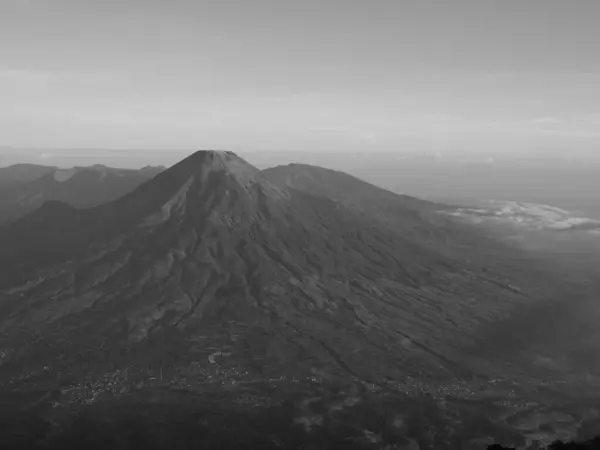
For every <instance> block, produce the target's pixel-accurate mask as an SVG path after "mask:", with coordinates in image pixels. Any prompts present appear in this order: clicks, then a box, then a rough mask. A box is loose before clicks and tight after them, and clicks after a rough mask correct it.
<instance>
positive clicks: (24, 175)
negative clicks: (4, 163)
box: [0, 164, 58, 186]
mask: <svg viewBox="0 0 600 450" xmlns="http://www.w3.org/2000/svg"><path fill="white" fill-rule="evenodd" d="M57 169H58V167H53V166H52V167H51V166H40V165H37V164H15V165H12V166H8V167H0V186H6V185H11V184H15V183H23V182H30V181H34V180H36V179H38V178H40V177H42V176H44V175H46V174H47V173H52V172H54V171H55V170H57Z"/></svg>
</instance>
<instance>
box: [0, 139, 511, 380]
mask: <svg viewBox="0 0 600 450" xmlns="http://www.w3.org/2000/svg"><path fill="white" fill-rule="evenodd" d="M389 195H390V196H391V195H393V194H391V193H390V194H389ZM398 199H399V200H400V201H401V202H403V206H402V208H401V209H400V210H397V211H395V212H394V218H395V221H396V223H401V222H402V221H403V219H404V222H405V225H404V227H401V228H400V229H394V227H390V226H389V221H381V220H374V219H373V217H371V216H369V215H367V214H365V213H364V211H362V210H360V208H359V209H357V208H352V207H349V206H348V205H347V204H345V203H343V202H339V201H337V200H336V199H332V198H328V197H326V196H322V195H315V193H312V192H306V191H303V190H300V189H296V188H294V187H293V186H290V185H286V186H283V185H281V186H276V185H275V184H273V183H271V182H270V181H269V180H268V179H267V177H266V176H265V175H264V174H263V173H261V172H260V171H259V170H257V169H256V168H254V167H253V166H251V165H250V164H248V163H247V162H246V161H244V160H243V159H241V158H239V157H238V156H236V155H235V154H233V153H230V152H216V151H200V152H196V153H194V154H193V155H191V156H190V157H188V158H186V159H185V160H183V161H181V162H180V163H178V164H176V165H175V166H173V167H172V168H170V169H168V170H166V171H164V172H162V173H160V174H158V175H157V176H156V177H155V178H154V179H152V180H150V181H148V182H146V183H144V184H143V185H141V186H140V187H138V188H137V189H136V190H134V191H133V192H131V193H130V194H128V195H125V196H124V197H122V198H120V199H118V200H116V201H114V202H112V203H108V204H104V205H100V206H98V207H95V208H91V209H85V210H77V209H74V208H71V207H69V206H67V205H65V204H62V203H60V202H52V203H47V204H45V205H44V206H43V207H42V208H40V209H39V210H37V211H36V212H34V213H32V214H30V215H29V216H26V217H24V218H23V219H22V220H21V221H19V222H17V223H16V224H13V225H11V226H9V227H6V228H5V229H4V230H3V231H2V236H1V238H0V239H1V242H2V247H3V249H4V250H5V251H4V252H3V255H2V258H3V260H4V262H5V266H6V267H7V268H8V269H7V270H6V271H5V273H3V275H2V279H1V282H2V288H3V290H2V294H1V295H2V301H1V303H0V308H1V311H0V312H1V313H2V314H1V315H0V316H1V317H2V319H1V321H0V332H1V333H2V334H3V335H4V336H7V339H8V341H9V342H10V346H11V347H19V348H22V349H27V350H22V353H23V355H25V354H29V357H28V360H29V361H35V364H38V365H39V364H42V360H43V361H45V362H44V363H43V364H45V365H48V364H50V362H51V361H56V359H57V358H58V355H59V354H60V355H63V353H62V352H65V351H68V352H70V353H69V354H73V353H74V352H75V353H77V352H83V351H86V352H90V351H92V352H93V351H96V350H97V351H100V352H106V351H108V350H107V348H109V347H110V348H114V349H121V348H127V349H129V350H128V351H129V352H130V356H129V357H131V358H133V356H131V355H137V354H138V353H139V354H140V355H141V354H144V355H146V354H148V349H151V350H152V351H155V352H156V355H154V356H152V354H151V353H152V351H150V356H149V357H156V358H162V357H163V356H164V355H162V354H161V353H160V352H162V351H163V350H164V349H168V351H169V352H171V353H173V352H174V353H175V356H173V357H174V358H175V360H177V358H180V357H181V358H184V359H188V360H189V359H190V357H191V355H194V354H196V353H198V352H200V353H202V352H204V353H205V352H206V349H204V348H202V345H200V344H198V343H199V342H205V341H206V342H208V341H210V342H211V344H210V348H211V349H216V350H218V351H222V352H224V353H228V354H230V355H231V356H229V359H230V360H231V361H235V363H236V364H237V365H239V366H240V367H250V368H252V370H256V371H259V372H260V373H265V374H266V373H274V374H276V373H280V372H285V373H290V372H292V373H294V374H299V373H309V372H311V371H313V370H317V369H318V370H325V371H327V372H331V373H335V374H340V375H344V374H345V375H351V376H353V377H357V378H360V379H362V378H366V379H371V380H373V379H381V378H385V377H389V378H396V377H398V376H400V375H401V374H411V375H414V376H416V375H421V374H428V376H434V375H435V374H437V375H440V376H449V374H452V376H460V375H459V374H460V373H462V372H461V368H460V367H458V366H457V364H456V362H455V361H456V358H457V357H458V356H456V357H455V356H453V355H458V353H459V352H460V349H461V348H462V347H464V346H469V345H471V344H473V336H475V331H476V329H477V328H478V327H481V326H482V324H485V323H486V321H495V320H498V319H499V318H502V317H503V316H504V315H505V314H508V313H509V312H510V311H511V310H512V308H513V307H514V305H515V304H517V303H519V302H523V299H522V296H523V294H522V293H519V292H515V291H514V290H511V289H509V288H507V287H506V285H508V283H507V282H504V281H502V280H501V279H500V277H499V275H493V274H490V273H488V272H486V271H485V270H482V268H481V267H476V266H473V265H469V264H468V263H467V262H466V260H465V254H464V252H463V253H462V254H461V253H460V252H458V251H457V250H452V251H449V250H448V245H447V242H446V241H447V238H444V241H442V240H441V239H442V238H441V237H439V236H438V235H437V234H436V232H439V229H437V228H436V227H437V225H436V224H435V223H433V222H431V221H427V220H425V219H423V218H422V215H423V213H422V211H420V210H419V208H420V207H421V206H422V204H421V203H419V202H418V201H416V199H410V198H409V200H410V201H408V202H407V201H406V198H404V197H398ZM388 200H389V199H388ZM425 203H426V202H423V204H425ZM409 228H410V229H412V230H413V231H415V233H412V234H410V233H407V232H406V231H407V230H408V229H409ZM417 231H418V233H416V232H417ZM417 234H418V235H419V236H426V235H427V236H431V237H430V238H429V241H425V240H424V239H421V240H420V241H419V240H415V238H414V236H415V235H417ZM438 240H439V242H438ZM444 242H445V243H446V244H445V245H442V244H444ZM433 243H435V244H436V245H432V244H433ZM436 246H437V247H438V251H436V250H435V247H436ZM482 290H484V291H486V290H487V293H488V294H489V295H487V297H488V298H489V300H486V299H482V298H481V296H480V295H479V294H480V293H481V292H482ZM475 296H477V297H479V301H478V302H474V301H469V299H472V298H474V297H475ZM498 297H501V298H502V301H501V302H498V301H493V299H494V298H498ZM492 304H493V307H492ZM32 335H36V336H38V337H37V338H36V340H37V342H38V343H37V344H34V343H32V339H31V336H32ZM40 336H44V339H43V340H42V341H40ZM98 339H100V340H102V342H104V344H102V346H101V347H98V346H99V344H98ZM157 339H159V340H160V341H161V347H160V349H163V350H160V349H159V348H158V347H156V346H154V347H152V346H153V345H154V344H152V345H150V344H149V343H154V342H156V341H157ZM207 340H208V341H207ZM40 342H43V346H41V347H40ZM142 349H144V350H143V351H142ZM216 350H215V351H216ZM115 351H116V350H115ZM165 351H166V350H165ZM61 357H63V359H65V358H67V357H66V356H64V355H63V356H61ZM120 357H121V356H120ZM23 358H25V356H23ZM102 358H106V357H105V356H104V357H102ZM102 358H101V357H100V356H98V357H97V358H96V359H98V360H102ZM123 358H125V356H123ZM198 358H200V359H202V360H204V359H205V355H204V356H201V357H200V356H198ZM132 361H133V360H132ZM132 361H130V362H127V360H126V359H123V364H126V363H132V364H133V362H132ZM112 362H114V361H112ZM54 364H56V362H54Z"/></svg>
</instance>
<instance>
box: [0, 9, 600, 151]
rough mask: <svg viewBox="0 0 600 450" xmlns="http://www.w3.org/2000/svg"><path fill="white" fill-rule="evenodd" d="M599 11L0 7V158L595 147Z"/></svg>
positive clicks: (599, 103) (598, 136)
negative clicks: (42, 153) (99, 151)
mask: <svg viewBox="0 0 600 450" xmlns="http://www.w3.org/2000/svg"><path fill="white" fill-rule="evenodd" d="M599 24H600V1H598V0H590V1H587V0H576V1H570V0H559V1H554V0H540V1H537V0H514V1H513V0H501V1H500V0H499V1H492V0H489V1H488V0H472V1H466V0H438V1H427V0H360V1H359V0H340V1H335V0H297V1H293V0H278V1H275V0H273V1H267V0H237V1H233V0H211V1H202V0H193V1H192V0H190V1H182V0H161V1H158V0H0V145H8V146H30V147H31V146H34V147H48V148H52V147H110V148H172V149H184V150H185V149H199V148H229V149H232V150H236V151H241V150H257V149H267V150H275V149H281V150H301V149H327V150H343V149H352V150H356V149H361V148H364V149H365V150H369V149H383V150H395V149H402V150H406V149H431V150H455V149H464V150H467V151H478V150H480V149H482V148H486V149H494V150H506V151H514V150H521V149H529V148H538V149H539V148H546V147H547V148H554V149H556V148H564V149H573V150H577V149H590V148H599V149H600V26H599Z"/></svg>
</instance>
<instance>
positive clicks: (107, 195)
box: [0, 165, 164, 223]
mask: <svg viewBox="0 0 600 450" xmlns="http://www.w3.org/2000/svg"><path fill="white" fill-rule="evenodd" d="M0 170H2V169H0ZM4 170H6V174H4V177H5V179H7V180H15V179H18V182H17V181H14V182H10V183H9V182H6V183H5V184H4V185H0V223H1V222H5V221H8V220H15V219H17V218H19V217H22V216H23V215H25V214H27V213H29V212H32V211H34V210H35V209H37V208H39V207H40V206H41V205H42V204H44V203H45V202H48V201H62V202H65V203H68V204H69V205H71V206H74V207H76V208H89V207H93V206H96V205H99V204H101V203H106V202H109V201H112V200H115V199H117V198H119V197H120V196H122V195H124V194H126V193H128V192H130V191H132V190H133V189H134V188H136V187H137V186H139V185H140V184H141V183H143V182H144V181H147V180H149V179H151V178H152V177H154V176H155V175H156V174H158V173H160V172H161V171H163V170H164V168H163V167H145V168H143V169H140V170H129V169H115V168H112V167H106V166H101V165H95V166H91V167H74V168H71V169H58V168H56V167H44V166H33V165H19V166H11V167H8V168H6V169H4ZM34 174H35V175H38V176H34ZM2 176H3V175H2V174H0V178H2Z"/></svg>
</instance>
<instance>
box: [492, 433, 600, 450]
mask: <svg viewBox="0 0 600 450" xmlns="http://www.w3.org/2000/svg"><path fill="white" fill-rule="evenodd" d="M597 449H600V436H599V437H595V438H594V439H590V440H587V441H583V442H562V441H556V442H554V443H552V444H550V445H549V446H548V447H544V448H542V449H540V450H597ZM488 450H514V449H511V448H510V447H503V446H501V445H499V444H494V445H490V446H489V447H488Z"/></svg>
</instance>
